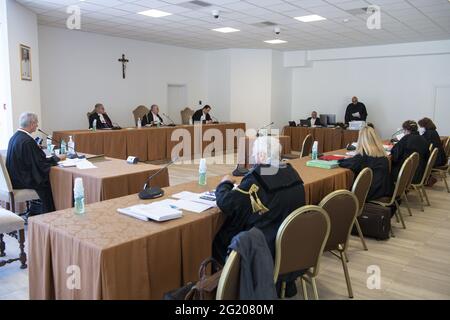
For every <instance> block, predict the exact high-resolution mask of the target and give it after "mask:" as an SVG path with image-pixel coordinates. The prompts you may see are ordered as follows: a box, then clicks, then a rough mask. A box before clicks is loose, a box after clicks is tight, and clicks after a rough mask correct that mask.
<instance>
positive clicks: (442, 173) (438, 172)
mask: <svg viewBox="0 0 450 320" xmlns="http://www.w3.org/2000/svg"><path fill="white" fill-rule="evenodd" d="M444 150H445V155H446V159H447V163H446V164H445V165H443V166H440V167H436V168H433V169H432V170H431V174H432V175H433V176H434V177H436V178H440V179H441V180H442V181H444V184H445V188H446V189H447V192H450V189H449V187H448V183H447V174H450V168H449V165H448V158H449V157H450V138H447V140H446V142H445V145H444Z"/></svg>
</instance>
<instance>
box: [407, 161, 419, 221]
mask: <svg viewBox="0 0 450 320" xmlns="http://www.w3.org/2000/svg"><path fill="white" fill-rule="evenodd" d="M409 158H410V159H411V161H412V167H411V173H410V175H409V179H408V182H407V184H406V189H405V196H404V199H405V204H406V207H407V208H408V212H409V215H410V216H412V212H411V207H410V205H409V199H408V194H407V191H408V190H410V189H411V183H412V181H413V179H414V174H415V173H416V170H417V168H418V167H419V161H420V156H419V154H418V153H417V152H413V153H412V154H411V155H410V156H409ZM422 211H423V205H422Z"/></svg>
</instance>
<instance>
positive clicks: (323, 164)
mask: <svg viewBox="0 0 450 320" xmlns="http://www.w3.org/2000/svg"><path fill="white" fill-rule="evenodd" d="M306 166H307V167H315V168H322V169H334V168H337V167H339V164H338V162H337V161H336V160H332V161H325V160H310V161H308V162H306Z"/></svg>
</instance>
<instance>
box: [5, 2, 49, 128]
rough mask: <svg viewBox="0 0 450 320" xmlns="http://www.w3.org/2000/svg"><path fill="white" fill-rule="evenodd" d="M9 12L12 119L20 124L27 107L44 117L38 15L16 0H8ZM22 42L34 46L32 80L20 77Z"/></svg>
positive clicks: (7, 10) (32, 50)
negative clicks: (42, 113) (42, 110)
mask: <svg viewBox="0 0 450 320" xmlns="http://www.w3.org/2000/svg"><path fill="white" fill-rule="evenodd" d="M6 12H7V20H8V45H9V69H10V70H9V71H10V79H11V80H10V81H11V106H12V119H13V127H14V128H17V127H18V118H19V115H20V114H21V113H22V112H24V111H31V112H34V113H36V114H37V115H38V116H39V118H41V104H40V101H41V98H40V77H39V76H40V72H39V46H38V32H37V17H36V14H35V13H33V12H32V11H30V10H28V9H26V8H25V7H23V6H22V5H20V4H18V3H17V2H15V1H14V0H6ZM20 44H24V45H27V46H29V47H31V67H32V81H24V80H21V79H20V60H19V56H20V50H19V45H20ZM41 122H42V121H41Z"/></svg>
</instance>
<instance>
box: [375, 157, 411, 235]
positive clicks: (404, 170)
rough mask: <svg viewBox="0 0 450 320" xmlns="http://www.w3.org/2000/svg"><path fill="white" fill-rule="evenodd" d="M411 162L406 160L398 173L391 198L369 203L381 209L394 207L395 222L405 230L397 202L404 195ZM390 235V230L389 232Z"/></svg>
mask: <svg viewBox="0 0 450 320" xmlns="http://www.w3.org/2000/svg"><path fill="white" fill-rule="evenodd" d="M412 166H413V162H412V160H411V158H407V159H406V160H405V161H404V162H403V164H402V166H401V168H400V171H399V173H398V177H397V182H396V184H395V188H394V192H393V194H392V196H391V197H382V198H379V199H376V200H372V201H369V202H370V203H374V204H378V205H380V206H383V207H392V206H395V207H396V209H397V210H396V211H395V216H396V218H397V221H400V222H401V223H402V226H403V229H406V224H405V220H404V219H403V215H402V212H401V210H400V205H399V203H398V200H400V199H401V198H402V197H404V195H405V191H406V187H407V184H408V181H409V178H410V175H411V171H412ZM391 233H392V230H391Z"/></svg>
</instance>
